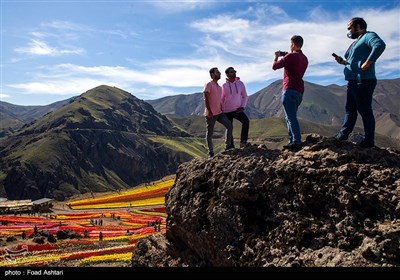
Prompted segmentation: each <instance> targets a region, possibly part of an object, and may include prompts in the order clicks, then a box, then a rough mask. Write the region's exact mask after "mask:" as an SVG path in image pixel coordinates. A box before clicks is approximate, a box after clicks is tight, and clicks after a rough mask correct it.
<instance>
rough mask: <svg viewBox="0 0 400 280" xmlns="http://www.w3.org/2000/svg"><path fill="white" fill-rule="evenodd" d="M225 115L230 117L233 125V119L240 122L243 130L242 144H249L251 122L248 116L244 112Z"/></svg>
mask: <svg viewBox="0 0 400 280" xmlns="http://www.w3.org/2000/svg"><path fill="white" fill-rule="evenodd" d="M225 115H226V116H227V117H228V119H229V120H230V121H231V123H232V124H233V119H237V120H238V121H239V122H241V123H242V130H241V132H240V143H247V139H248V138H249V127H250V121H249V118H248V117H247V116H246V114H245V113H244V112H240V113H238V112H229V113H225Z"/></svg>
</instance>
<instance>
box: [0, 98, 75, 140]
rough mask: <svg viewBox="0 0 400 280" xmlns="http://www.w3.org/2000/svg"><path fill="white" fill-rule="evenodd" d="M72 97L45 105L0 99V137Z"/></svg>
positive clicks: (58, 106) (61, 104) (67, 101)
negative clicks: (22, 104)
mask: <svg viewBox="0 0 400 280" xmlns="http://www.w3.org/2000/svg"><path fill="white" fill-rule="evenodd" d="M73 99H74V97H73V98H69V99H66V100H62V101H58V102H54V103H52V104H49V105H45V106H19V105H14V104H10V103H7V102H3V101H0V137H3V136H6V135H9V134H11V133H13V132H14V131H16V130H17V129H19V128H21V127H22V126H23V125H25V124H28V123H30V122H32V121H34V120H36V119H38V118H40V117H42V116H43V115H45V114H47V113H48V112H51V111H53V110H55V109H58V108H60V107H62V106H63V105H64V104H67V103H69V102H71V100H73Z"/></svg>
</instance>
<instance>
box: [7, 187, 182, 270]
mask: <svg viewBox="0 0 400 280" xmlns="http://www.w3.org/2000/svg"><path fill="white" fill-rule="evenodd" d="M173 184H174V180H173V179H172V180H167V181H161V182H158V183H155V184H153V185H148V186H143V187H136V188H133V189H130V190H127V191H125V192H120V193H116V194H112V195H104V196H98V197H95V198H94V197H93V198H87V199H82V200H75V201H68V202H67V203H66V205H67V206H68V207H66V209H65V210H64V211H53V212H51V213H45V214H41V215H40V216H37V215H35V216H32V215H28V214H21V215H0V222H1V225H0V267H16V266H42V267H53V266H103V265H110V264H114V265H115V266H128V265H129V264H130V261H131V258H132V252H133V249H134V247H135V244H136V242H137V241H138V240H139V239H140V238H143V237H146V236H148V235H151V234H163V233H165V221H166V212H165V200H164V196H165V193H166V192H167V191H168V190H169V188H170V187H171V186H172V185H173Z"/></svg>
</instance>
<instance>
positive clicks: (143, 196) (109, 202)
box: [68, 180, 174, 209]
mask: <svg viewBox="0 0 400 280" xmlns="http://www.w3.org/2000/svg"><path fill="white" fill-rule="evenodd" d="M173 184H174V180H168V181H164V182H160V183H157V184H155V185H151V186H143V187H138V188H134V189H131V190H127V191H124V192H121V193H119V194H111V195H106V196H102V197H97V198H92V199H82V200H77V201H73V202H71V203H69V204H68V205H69V206H70V207H71V208H72V209H90V208H96V209H100V208H120V207H129V206H132V207H135V206H143V205H157V204H163V203H164V201H163V200H161V199H160V198H164V195H165V193H166V192H167V191H168V190H169V188H170V187H171V186H172V185H173ZM152 199H154V201H153V200H152ZM95 205H98V206H97V207H95Z"/></svg>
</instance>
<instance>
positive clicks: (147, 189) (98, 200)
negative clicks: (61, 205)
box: [69, 180, 174, 209]
mask: <svg viewBox="0 0 400 280" xmlns="http://www.w3.org/2000/svg"><path fill="white" fill-rule="evenodd" d="M173 184H174V180H168V181H165V182H160V183H157V184H155V185H152V186H146V187H138V188H134V189H131V190H127V191H124V192H121V193H119V194H111V195H105V196H101V197H97V198H90V199H82V200H76V201H72V202H70V203H69V205H70V206H71V208H73V209H74V208H75V207H77V206H79V205H81V206H83V205H86V204H96V203H101V202H102V201H107V202H110V201H113V200H121V197H124V196H129V195H134V194H141V195H143V196H144V195H146V194H151V193H152V192H155V191H158V190H162V189H165V192H166V191H168V189H169V188H170V187H171V186H172V185H173ZM128 205H129V204H128Z"/></svg>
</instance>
